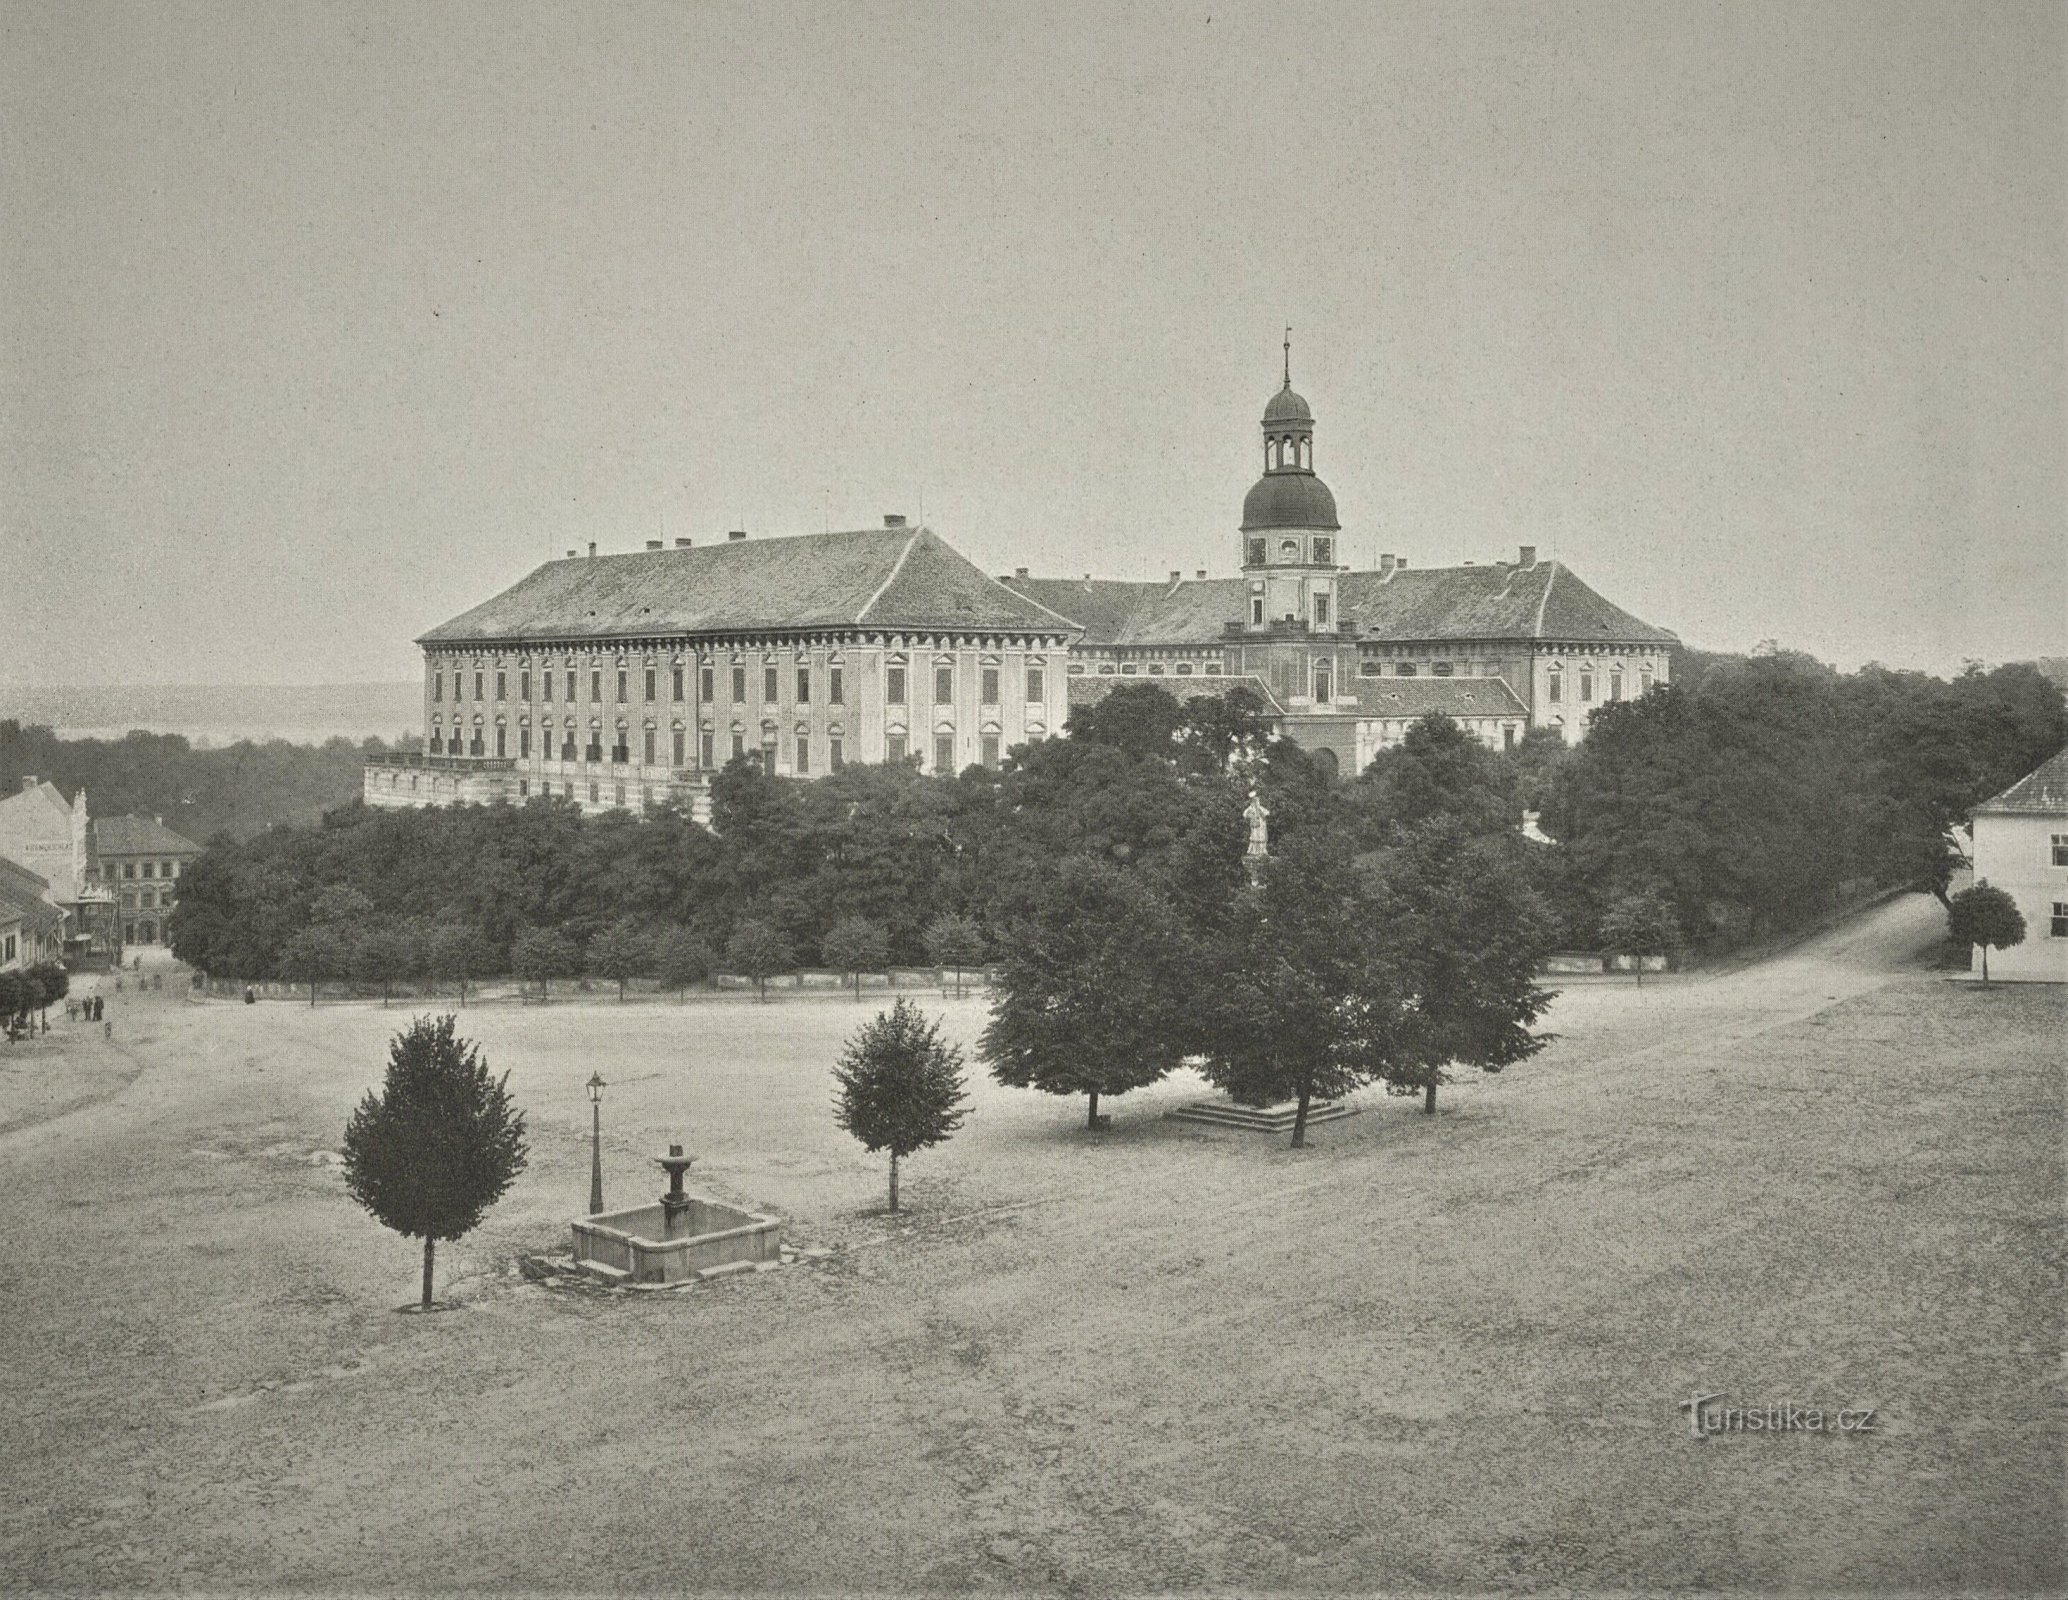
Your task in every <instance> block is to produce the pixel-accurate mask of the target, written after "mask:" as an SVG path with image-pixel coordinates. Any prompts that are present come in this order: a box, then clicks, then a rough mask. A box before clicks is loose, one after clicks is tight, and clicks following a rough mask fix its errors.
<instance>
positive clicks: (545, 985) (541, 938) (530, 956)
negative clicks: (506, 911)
mask: <svg viewBox="0 0 2068 1600" xmlns="http://www.w3.org/2000/svg"><path fill="white" fill-rule="evenodd" d="M576 964H577V963H576V960H575V950H574V941H573V940H572V939H570V938H568V936H567V935H566V934H564V933H562V932H561V931H560V930H559V929H558V928H522V929H519V930H518V933H517V937H516V938H515V939H513V940H511V941H510V966H511V968H512V969H513V970H514V971H515V972H516V974H517V979H518V981H519V982H520V983H523V984H527V985H528V984H533V983H536V984H537V985H538V986H539V1004H540V1005H544V1004H545V1003H546V1001H547V1000H548V999H549V998H550V994H551V987H552V982H553V980H554V979H555V978H564V977H566V976H567V975H568V974H570V973H571V972H573V971H574V970H575V967H576Z"/></svg>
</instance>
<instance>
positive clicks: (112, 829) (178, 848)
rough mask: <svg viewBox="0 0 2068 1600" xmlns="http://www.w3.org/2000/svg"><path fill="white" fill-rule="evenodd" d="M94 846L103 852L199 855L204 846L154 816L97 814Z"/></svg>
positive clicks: (105, 853)
mask: <svg viewBox="0 0 2068 1600" xmlns="http://www.w3.org/2000/svg"><path fill="white" fill-rule="evenodd" d="M93 849H94V853H95V854H96V855H103V856H139V855H149V856H158V855H164V856H170V855H190V856H191V855H199V854H200V853H201V846H199V845H198V844H196V843H195V842H194V841H193V840H192V839H189V838H186V837H184V836H183V835H181V834H177V833H174V832H173V831H172V830H171V829H170V828H168V827H166V826H165V824H164V823H162V822H159V821H158V820H156V819H155V818H152V817H95V818H94V819H93Z"/></svg>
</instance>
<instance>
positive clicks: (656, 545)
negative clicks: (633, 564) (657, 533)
mask: <svg viewBox="0 0 2068 1600" xmlns="http://www.w3.org/2000/svg"><path fill="white" fill-rule="evenodd" d="M660 547H661V541H660V540H658V539H649V540H647V541H646V548H647V549H649V550H658V549H660Z"/></svg>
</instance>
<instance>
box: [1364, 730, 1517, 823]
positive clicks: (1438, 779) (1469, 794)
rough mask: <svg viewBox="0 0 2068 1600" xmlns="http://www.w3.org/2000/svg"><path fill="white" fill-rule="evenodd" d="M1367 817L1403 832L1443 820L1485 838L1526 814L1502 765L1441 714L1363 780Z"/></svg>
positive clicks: (1384, 754) (1375, 762)
mask: <svg viewBox="0 0 2068 1600" xmlns="http://www.w3.org/2000/svg"><path fill="white" fill-rule="evenodd" d="M1356 789H1357V792H1358V794H1359V795H1360V797H1361V799H1362V801H1363V804H1364V809H1365V810H1366V812H1367V815H1368V816H1370V817H1371V818H1374V819H1382V820H1383V821H1384V822H1388V823H1392V824H1393V825H1395V826H1399V827H1410V828H1411V827H1415V826H1418V825H1419V824H1421V823H1424V822H1429V821H1431V820H1433V819H1436V818H1439V817H1442V818H1450V819H1452V820H1455V821H1457V822H1459V823H1461V824H1462V825H1464V826H1466V827H1468V828H1471V829H1473V830H1474V831H1476V832H1480V833H1499V832H1502V831H1504V830H1506V829H1509V828H1513V827H1514V826H1515V825H1516V823H1517V821H1518V820H1519V817H1520V811H1521V808H1520V806H1518V805H1517V804H1516V802H1515V797H1514V795H1513V793H1512V792H1511V790H1510V787H1509V784H1508V782H1507V777H1506V772H1505V770H1504V768H1503V766H1502V764H1501V759H1500V757H1498V756H1497V755H1495V754H1494V752H1493V751H1491V750H1489V749H1487V747H1486V746H1485V745H1483V744H1481V743H1480V742H1479V741H1478V740H1477V739H1475V738H1473V737H1472V735H1470V734H1469V733H1467V732H1466V731H1465V730H1464V729H1463V728H1461V727H1460V726H1459V725H1458V724H1457V723H1456V722H1454V721H1452V720H1451V719H1450V718H1449V717H1447V716H1444V715H1442V714H1441V713H1440V712H1433V713H1431V714H1430V715H1428V716H1426V717H1422V718H1420V719H1419V720H1417V721H1416V722H1415V723H1414V724H1412V725H1411V726H1410V727H1409V728H1408V730H1407V736H1406V737H1405V738H1403V739H1402V740H1401V741H1400V743H1399V744H1397V745H1395V746H1394V747H1393V748H1392V749H1390V750H1382V751H1380V752H1379V754H1378V755H1377V756H1375V757H1374V758H1373V759H1372V762H1371V765H1369V766H1368V767H1366V768H1365V769H1364V771H1363V772H1362V773H1361V774H1360V775H1359V776H1358V779H1357V784H1356Z"/></svg>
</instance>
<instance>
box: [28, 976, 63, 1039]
mask: <svg viewBox="0 0 2068 1600" xmlns="http://www.w3.org/2000/svg"><path fill="white" fill-rule="evenodd" d="M28 978H29V982H30V983H31V984H32V985H34V987H35V1009H36V1010H37V1011H39V1012H44V1013H47V1012H48V1011H49V1010H50V1008H51V1007H52V1006H54V1005H56V1004H57V1003H58V1002H59V1001H60V1000H62V999H64V997H65V996H66V995H68V994H70V993H71V992H72V975H71V974H70V973H68V972H67V971H65V969H64V965H63V963H62V962H57V961H39V962H37V963H36V964H35V965H34V966H32V967H30V968H29V970H28ZM43 1028H44V1031H45V1032H46V1033H47V1032H49V1030H50V1018H49V1017H48V1015H45V1016H44V1018H43Z"/></svg>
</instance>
